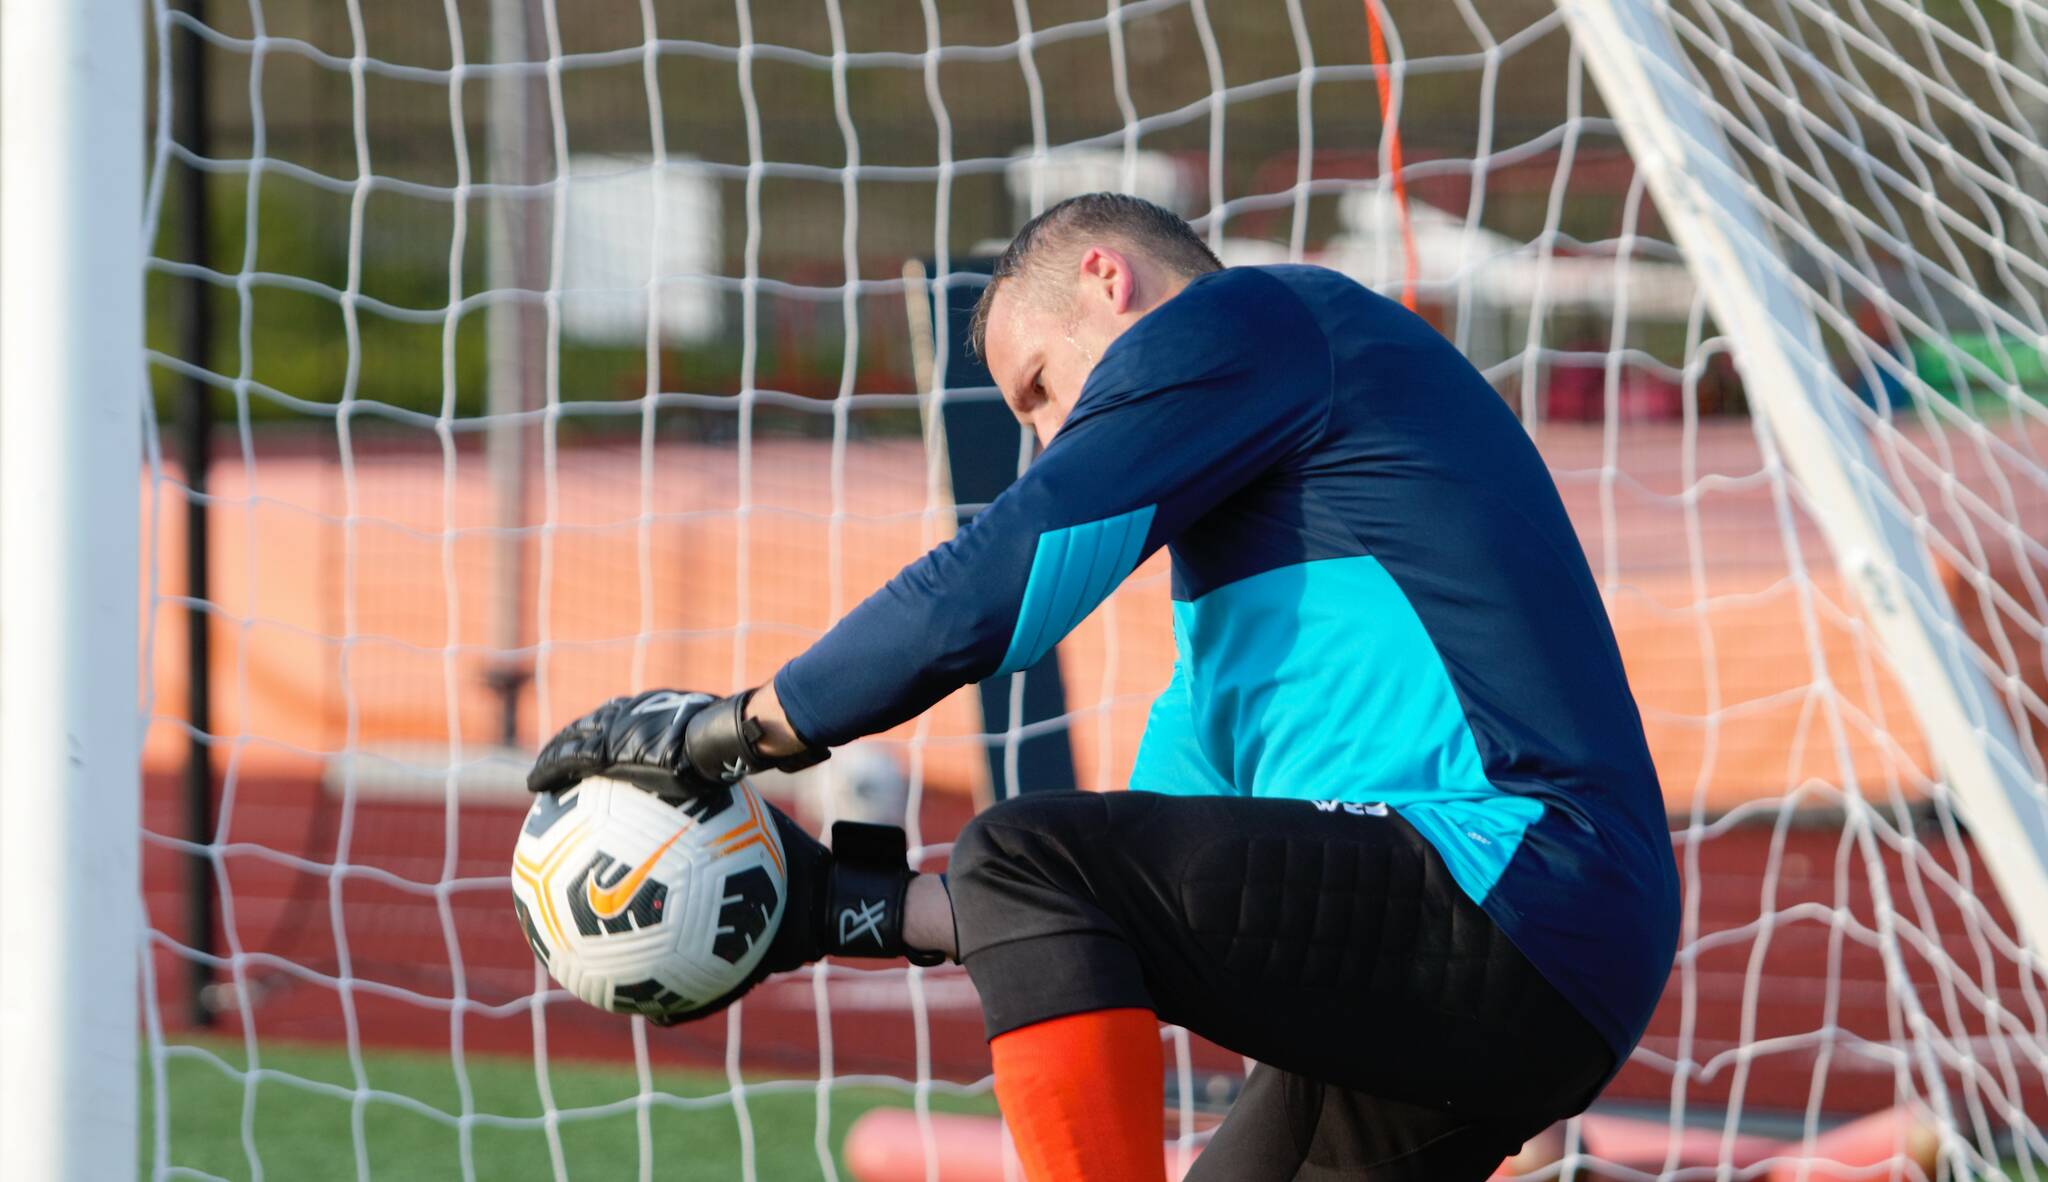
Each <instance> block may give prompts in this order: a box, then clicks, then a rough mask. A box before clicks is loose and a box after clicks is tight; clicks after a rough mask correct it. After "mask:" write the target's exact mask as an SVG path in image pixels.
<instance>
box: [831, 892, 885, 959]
mask: <svg viewBox="0 0 2048 1182" xmlns="http://www.w3.org/2000/svg"><path fill="white" fill-rule="evenodd" d="M888 914H889V905H888V904H887V903H886V902H884V901H883V900H881V899H863V900H861V904H860V907H859V908H858V909H855V908H852V907H848V908H845V909H844V910H842V911H840V913H839V943H840V945H841V946H842V947H844V946H845V945H848V944H851V943H853V941H854V940H855V939H856V938H858V937H860V936H866V937H868V938H869V939H872V940H873V941H874V942H875V947H877V948H882V947H885V945H884V944H883V943H882V920H883V919H885V918H886V917H887V916H888Z"/></svg>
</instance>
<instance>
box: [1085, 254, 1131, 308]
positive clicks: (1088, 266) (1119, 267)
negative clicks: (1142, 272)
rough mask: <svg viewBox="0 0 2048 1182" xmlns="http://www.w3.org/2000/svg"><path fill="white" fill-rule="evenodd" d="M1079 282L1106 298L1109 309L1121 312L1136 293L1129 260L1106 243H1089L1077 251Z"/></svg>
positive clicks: (1127, 306) (1128, 306)
mask: <svg viewBox="0 0 2048 1182" xmlns="http://www.w3.org/2000/svg"><path fill="white" fill-rule="evenodd" d="M1080 281H1081V283H1082V284H1083V285H1086V286H1088V287H1092V288H1094V289H1096V290H1098V291H1100V292H1102V294H1103V295H1104V296H1106V297H1107V298H1108V299H1109V304H1110V311H1111V312H1113V313H1115V314H1116V315H1119V316H1121V315H1123V314H1124V313H1125V312H1126V311H1128V310H1130V306H1131V301H1132V300H1133V299H1135V298H1136V297H1137V294H1138V277H1137V275H1136V273H1135V272H1133V271H1132V270H1131V260H1130V259H1128V258H1126V257H1125V256H1124V254H1123V253H1122V252H1121V251H1118V250H1114V249H1112V248H1110V247H1107V246H1091V247H1089V248H1088V249H1087V250H1085V251H1083V252H1082V254H1081V268H1080Z"/></svg>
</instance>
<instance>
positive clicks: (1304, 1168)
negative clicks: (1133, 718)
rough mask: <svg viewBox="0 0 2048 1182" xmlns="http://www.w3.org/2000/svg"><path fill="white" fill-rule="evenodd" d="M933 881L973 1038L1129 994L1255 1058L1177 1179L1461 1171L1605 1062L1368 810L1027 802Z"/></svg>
mask: <svg viewBox="0 0 2048 1182" xmlns="http://www.w3.org/2000/svg"><path fill="white" fill-rule="evenodd" d="M949 881H950V883H951V886H952V891H953V903H954V912H955V915H956V917H957V921H958V924H959V930H960V948H961V953H962V960H963V961H964V963H965V964H966V966H967V972H968V975H969V976H970V977H972V978H973V980H974V984H975V987H976V988H977V989H978V990H979V991H980V994H981V1000H982V1008H983V1012H984V1014H985V1016H986V1019H987V1026H988V1033H989V1036H990V1037H992V1038H993V1037H994V1036H996V1035H998V1034H1002V1033H1004V1032H1006V1031H1010V1030H1015V1029H1017V1028H1019V1027H1022V1026H1028V1025H1030V1024H1032V1023H1035V1022H1042V1021H1045V1020H1047V1019H1050V1018H1056V1017H1060V1016H1062V1015H1065V1014H1072V1013H1079V1012H1082V1011H1086V1010H1098V1009H1112V1008H1121V1007H1142V1008H1145V1009H1150V1010H1152V1011H1153V1012H1155V1013H1157V1014H1158V1015H1159V1017H1160V1018H1161V1019H1162V1020H1164V1021H1167V1022H1173V1023H1177V1024H1179V1025H1182V1026H1185V1027H1187V1028H1188V1029H1189V1030H1192V1031H1194V1032H1195V1033H1197V1034H1200V1035H1202V1036H1203V1037H1205V1038H1207V1039H1209V1040H1210V1041H1212V1042H1215V1043H1217V1044H1219V1045H1221V1046H1223V1047H1226V1048H1228V1049H1230V1050H1233V1051H1236V1052H1238V1053H1239V1054H1242V1055H1246V1056H1249V1057H1251V1058H1253V1059H1256V1060H1258V1061H1259V1063H1260V1064H1261V1067H1260V1068H1259V1069H1258V1070H1255V1071H1254V1072H1253V1073H1252V1075H1251V1077H1250V1079H1249V1080H1247V1081H1246V1085H1245V1090H1244V1092H1243V1094H1242V1095H1241V1096H1240V1097H1239V1099H1238V1102H1237V1104H1236V1105H1235V1106H1234V1107H1233V1108H1232V1109H1231V1112H1230V1115H1229V1117H1228V1118H1227V1119H1226V1120H1225V1121H1224V1123H1223V1126H1222V1127H1221V1128H1220V1129H1218V1130H1217V1132H1216V1135H1215V1137H1214V1138H1213V1140H1212V1141H1211V1142H1210V1144H1209V1146H1208V1147H1207V1148H1206V1149H1205V1150H1204V1152H1203V1154H1202V1156H1201V1158H1200V1159H1199V1160H1198V1162H1197V1163H1196V1166H1195V1169H1194V1171H1193V1172H1192V1173H1191V1174H1190V1175H1189V1178H1190V1179H1191V1180H1215V1182H1221V1180H1223V1179H1234V1180H1239V1182H1265V1180H1268V1179H1274V1180H1278V1179H1304V1180H1308V1179H1323V1178H1331V1179H1334V1178H1347V1179H1369V1180H1372V1182H1382V1180H1395V1179H1402V1180H1405V1179H1418V1180H1419V1179H1428V1180H1430V1182H1461V1180H1463V1179H1472V1180H1473V1182H1478V1180H1479V1179H1483V1178H1485V1177H1486V1176H1487V1175H1488V1174H1489V1173H1490V1172H1491V1171H1492V1170H1493V1168H1494V1167H1495V1166H1497V1165H1499V1164H1500V1162H1501V1159H1502V1158H1504V1157H1507V1156H1509V1155H1510V1154H1512V1153H1514V1152H1515V1151H1516V1150H1517V1149H1518V1148H1519V1147H1520V1146H1521V1144H1522V1143H1523V1142H1524V1141H1525V1140H1527V1139H1528V1138H1530V1137H1532V1136H1534V1135H1535V1134H1536V1133H1537V1132H1539V1131H1541V1130H1542V1129H1543V1128H1544V1127H1546V1126H1547V1125H1549V1124H1551V1123H1552V1122H1554V1121H1556V1120H1559V1119H1562V1118H1563V1117H1566V1116H1569V1115H1571V1114H1573V1113H1576V1112H1579V1111H1581V1110H1582V1109H1583V1108H1584V1107H1585V1106H1586V1105H1587V1104H1588V1103H1590V1102H1591V1100H1592V1098H1593V1095H1594V1093H1595V1092H1596V1091H1597V1090H1598V1088H1599V1087H1600V1085H1601V1084H1602V1082H1604V1081H1605V1080H1606V1078H1607V1076H1608V1074H1609V1071H1610V1069H1611V1067H1612V1066H1613V1063H1614V1055H1613V1052H1612V1051H1611V1050H1610V1049H1609V1048H1608V1046H1607V1045H1606V1043H1605V1041H1604V1040H1603V1039H1602V1038H1601V1037H1600V1036H1599V1034H1598V1033H1597V1032H1595V1031H1594V1029H1593V1027H1592V1026H1591V1025H1589V1024H1588V1023H1587V1022H1586V1020H1585V1019H1584V1018H1583V1017H1581V1016H1580V1015H1579V1013H1578V1011H1577V1010H1576V1009H1574V1008H1573V1007H1572V1006H1571V1004H1570V1003H1569V1002H1567V1001H1565V1000H1564V998H1562V997H1560V996H1559V995H1558V993H1557V991H1556V990H1555V989H1553V988H1551V986H1550V984H1549V982H1547V981H1545V980H1544V979H1543V977H1542V976H1541V975H1540V974H1539V973H1537V971H1536V970H1535V969H1534V968H1533V967H1532V966H1531V965H1530V964H1529V962H1528V961H1527V960H1526V959H1524V958H1523V956H1522V954H1521V953H1520V952H1519V951H1517V950H1516V949H1515V947H1514V945H1513V944H1511V943H1509V942H1508V940H1507V938H1506V937H1505V936H1503V935H1502V934H1501V932H1500V930H1499V928H1497V927H1496V926H1495V925H1494V923H1493V921H1492V920H1491V919H1489V918H1488V917H1487V915H1486V913H1485V912H1483V911H1481V910H1480V909H1479V907H1478V906H1477V905H1476V904H1474V903H1473V902H1472V900H1471V899H1470V898H1469V897H1468V896H1467V895H1466V894H1465V893H1464V891H1463V890H1461V889H1460V888H1459V887H1458V885H1457V883H1456V882H1455V881H1453V880H1452V878H1451V876H1450V872H1449V871H1448V870H1447V869H1446V868H1445V866H1444V863H1443V861H1442V859H1441V858H1439V857H1438V856H1437V853H1436V850H1435V849H1434V848H1432V847H1431V846H1430V844H1429V842H1428V841H1426V840H1424V839H1423V837H1422V836H1421V835H1420V834H1419V833H1417V832H1416V831H1415V829H1414V828H1413V827H1411V826H1410V825H1409V824H1408V823H1407V822H1406V821H1404V820H1402V819H1401V818H1400V817H1399V816H1398V815H1397V814H1393V813H1390V812H1388V811H1386V810H1385V809H1382V808H1372V807H1366V806H1359V805H1352V806H1350V807H1349V808H1346V807H1343V806H1338V807H1334V808H1331V809H1329V810H1327V811H1326V810H1325V809H1324V808H1322V807H1319V806H1318V805H1316V804H1314V803H1312V802H1308V801H1294V800H1254V799H1246V798H1241V797H1175V796H1161V795H1156V794H1151V793H1137V792H1111V793H1102V794H1096V793H1088V792H1054V793H1041V794H1034V795H1029V796H1024V797H1019V798H1017V799H1014V800H1010V801H1006V802H1004V803H1001V804H998V805H996V806H995V807H993V808H991V809H989V810H987V811H986V812H984V813H982V814H981V815H980V816H978V817H976V818H975V819H974V820H973V821H972V822H971V823H969V825H968V826H967V828H966V829H964V830H962V832H961V834H960V839H959V842H958V843H957V844H956V845H955V846H954V848H953V859H952V866H951V872H950V876H949Z"/></svg>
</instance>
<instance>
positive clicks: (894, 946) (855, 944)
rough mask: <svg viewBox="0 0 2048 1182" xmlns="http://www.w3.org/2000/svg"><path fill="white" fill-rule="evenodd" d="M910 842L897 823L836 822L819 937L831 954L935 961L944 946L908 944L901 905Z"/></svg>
mask: <svg viewBox="0 0 2048 1182" xmlns="http://www.w3.org/2000/svg"><path fill="white" fill-rule="evenodd" d="M909 852H910V847H909V844H908V840H907V839H906V838H905V837H904V835H903V830H901V829H898V828H897V827H896V826H894V825H869V824H865V823H863V822H859V821H839V822H837V823H835V824H834V825H833V826H832V875H831V880H830V882H829V884H828V885H827V887H826V896H827V897H826V906H825V914H824V916H823V919H824V927H825V931H824V932H822V933H821V934H820V939H819V943H820V944H821V945H822V946H823V948H824V950H825V951H826V952H827V953H829V954H831V955H833V956H877V957H898V956H900V957H903V958H904V959H906V960H908V961H909V962H910V963H912V964H915V965H927V966H929V965H935V964H939V963H941V962H943V961H944V960H945V959H946V957H945V954H944V953H942V952H930V951H924V950H914V949H911V948H907V947H905V946H904V943H903V908H904V904H905V902H906V900H907V899H908V897H909V893H910V880H911V879H913V878H916V877H917V873H916V872H915V871H913V870H911V869H910V867H909V865H908V856H909Z"/></svg>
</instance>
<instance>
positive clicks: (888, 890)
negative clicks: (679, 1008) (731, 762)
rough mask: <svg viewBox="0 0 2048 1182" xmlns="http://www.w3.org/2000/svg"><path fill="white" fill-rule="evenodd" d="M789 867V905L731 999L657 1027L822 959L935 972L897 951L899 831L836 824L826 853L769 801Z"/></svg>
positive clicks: (904, 872)
mask: <svg viewBox="0 0 2048 1182" xmlns="http://www.w3.org/2000/svg"><path fill="white" fill-rule="evenodd" d="M761 803H762V804H764V805H767V808H768V812H769V815H770V816H771V817H773V819H774V821H775V833H776V836H777V837H779V838H781V839H782V853H783V858H784V861H785V863H786V864H787V866H788V867H789V878H788V889H789V901H788V904H787V906H785V907H784V908H783V909H782V921H781V922H780V923H778V924H777V925H776V927H775V935H774V936H773V937H772V938H771V939H770V940H769V942H768V951H767V953H766V954H765V955H763V956H762V957H761V963H760V964H758V965H756V966H754V971H753V972H751V973H749V974H747V979H746V980H745V981H743V982H741V983H740V985H739V987H738V988H736V989H734V990H733V991H732V992H730V993H728V994H726V995H725V996H723V997H720V998H717V999H716V1000H713V1001H709V1002H706V1003H705V1004H704V1005H702V1006H699V1007H698V1008H696V1009H694V1010H689V1011H686V1012H683V1013H663V1014H649V1015H647V1018H648V1020H649V1021H651V1022H653V1023H654V1024H655V1025H657V1026H674V1025H676V1024H678V1023H681V1022H695V1021H696V1020H698V1019H699V1018H708V1017H710V1016H711V1015H713V1014H716V1013H718V1012H719V1011H720V1010H723V1009H724V1008H725V1007H727V1006H729V1005H731V1004H732V1003H734V1002H736V1001H738V1000H739V999H740V998H741V997H743V996H745V994H746V992H747V991H748V990H750V989H752V988H753V987H754V986H756V985H758V984H760V983H761V982H762V981H763V980H764V979H766V978H767V977H768V976H769V975H770V974H773V973H782V972H788V971H789V970H791V969H800V968H802V967H803V966H805V965H807V964H810V963H812V962H813V961H816V960H819V959H821V958H823V957H827V956H866V957H898V956H900V957H903V958H904V959H906V960H908V961H909V962H910V963H912V964H916V965H927V966H929V965H935V964H940V963H942V962H943V961H944V960H945V959H946V955H945V953H943V952H928V951H922V950H915V949H911V948H908V947H906V946H905V945H904V943H903V909H904V904H905V902H906V901H907V899H908V898H909V895H910V880H911V879H913V878H916V877H917V872H916V871H914V870H912V869H911V868H910V866H909V863H908V854H909V847H908V846H907V845H906V844H905V840H904V836H903V830H901V829H898V828H897V827H895V826H894V825H868V824H863V823H862V822H859V821H840V822H838V823H836V824H834V825H833V826H832V848H830V849H826V848H825V846H824V845H823V844H821V843H820V842H819V841H818V839H817V838H815V837H812V836H811V835H810V834H809V833H806V832H804V829H803V826H801V825H798V824H797V823H796V822H795V821H792V820H790V819H789V817H788V815H786V814H785V813H783V811H782V810H781V809H778V808H776V807H775V806H774V805H772V804H768V802H767V801H762V802H761Z"/></svg>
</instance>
